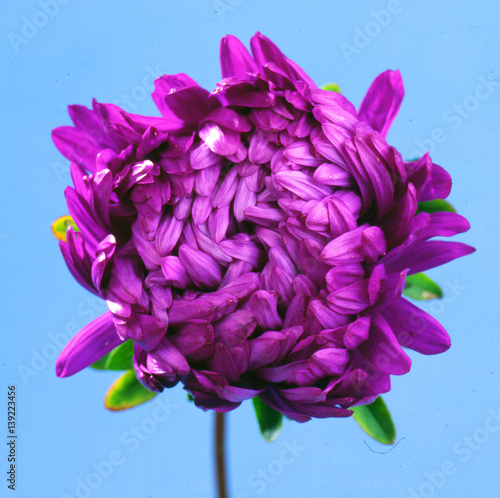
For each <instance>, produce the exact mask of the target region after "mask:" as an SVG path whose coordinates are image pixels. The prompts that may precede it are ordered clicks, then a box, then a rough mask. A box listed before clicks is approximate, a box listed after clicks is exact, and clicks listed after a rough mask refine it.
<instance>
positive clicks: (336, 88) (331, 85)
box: [321, 83, 342, 93]
mask: <svg viewBox="0 0 500 498" xmlns="http://www.w3.org/2000/svg"><path fill="white" fill-rule="evenodd" d="M321 89H322V90H327V91H329V92H337V93H342V92H341V90H340V87H339V86H338V85H337V83H327V84H326V85H323V86H322V87H321Z"/></svg>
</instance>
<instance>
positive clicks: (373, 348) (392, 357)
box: [359, 313, 411, 375]
mask: <svg viewBox="0 0 500 498" xmlns="http://www.w3.org/2000/svg"><path fill="white" fill-rule="evenodd" d="M359 351H360V352H361V353H362V354H363V356H364V357H365V359H366V361H367V362H368V363H369V364H370V365H371V366H372V367H373V368H375V369H376V370H378V371H379V372H382V373H388V374H391V375H403V374H405V373H408V372H409V371H410V367H411V360H410V358H409V356H408V355H407V354H406V353H405V352H404V351H403V350H402V349H401V346H400V345H399V342H398V340H397V339H396V336H395V335H394V332H393V331H392V329H391V327H390V326H389V324H388V323H387V322H386V321H385V320H384V318H382V316H381V315H379V314H378V313H374V314H372V321H371V327H370V334H369V338H368V340H366V341H365V342H363V343H362V344H361V345H360V346H359Z"/></svg>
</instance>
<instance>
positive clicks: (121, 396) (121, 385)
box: [104, 370, 156, 411]
mask: <svg viewBox="0 0 500 498" xmlns="http://www.w3.org/2000/svg"><path fill="white" fill-rule="evenodd" d="M155 396H156V393H154V392H152V391H150V390H149V389H146V388H145V387H144V386H143V385H142V384H141V383H140V382H139V381H138V380H137V377H136V375H135V370H128V371H127V372H125V373H124V374H123V375H122V376H121V377H120V378H118V379H117V380H116V381H115V383H114V384H113V385H112V386H111V387H110V388H109V390H108V392H107V393H106V397H105V398H104V406H105V407H106V408H107V409H108V410H111V411H121V410H128V409H129V408H133V407H134V406H137V405H141V404H142V403H145V402H146V401H149V400H150V399H152V398H154V397H155Z"/></svg>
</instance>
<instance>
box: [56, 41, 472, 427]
mask: <svg viewBox="0 0 500 498" xmlns="http://www.w3.org/2000/svg"><path fill="white" fill-rule="evenodd" d="M251 49H252V55H250V53H249V52H248V51H247V49H246V48H245V47H244V46H243V44H242V43H241V42H240V41H239V40H238V39H236V38H234V37H232V36H227V37H226V38H224V39H223V40H222V43H221V66H222V77H223V79H222V81H221V82H220V83H218V85H217V88H216V89H215V90H214V91H213V92H211V93H209V92H208V91H206V90H204V89H203V88H201V87H200V86H198V85H197V84H196V82H194V81H193V80H192V79H191V78H189V77H188V76H186V75H185V74H177V75H170V76H163V77H161V78H158V79H157V80H156V82H155V91H154V93H153V100H154V101H155V103H156V105H157V106H158V109H159V111H160V113H161V115H162V117H145V116H139V115H135V114H130V113H127V112H125V111H123V110H121V109H120V108H118V107H117V106H115V105H112V104H100V103H97V102H95V101H94V102H93V106H92V109H87V108H85V107H82V106H70V108H69V112H70V115H71V118H72V120H73V122H74V127H61V128H57V129H56V130H54V132H53V138H54V142H55V144H56V146H57V147H58V148H59V150H60V151H61V152H62V153H63V154H64V155H65V156H66V157H67V158H68V159H70V160H71V161H72V163H71V173H72V178H73V183H74V187H73V188H71V187H68V189H67V190H66V198H67V202H68V208H69V212H70V214H71V216H72V218H73V219H74V221H75V223H76V226H78V229H79V232H75V231H73V229H72V228H69V229H68V233H67V242H61V250H62V253H63V256H64V258H65V260H66V263H67V265H68V267H69V269H70V271H71V272H72V274H73V275H74V277H75V278H76V279H77V281H78V282H80V283H81V284H82V285H83V286H84V287H85V288H87V289H88V290H90V291H91V292H94V293H95V294H97V295H99V296H101V297H102V298H103V299H105V300H106V302H107V305H108V308H109V312H108V313H106V314H105V315H104V316H103V317H101V318H99V319H98V320H96V321H94V322H93V323H92V324H90V325H89V326H87V327H85V328H84V329H83V330H82V331H81V332H80V333H79V334H78V335H77V336H76V337H75V338H74V339H73V340H72V341H71V343H70V344H69V345H68V347H67V348H66V349H65V351H63V353H62V354H61V356H60V358H59V360H58V365H57V373H58V375H61V376H65V375H71V374H73V373H75V372H76V371H78V370H80V369H82V368H84V367H85V366H88V365H89V364H90V363H91V362H92V361H95V359H96V358H99V357H100V356H102V355H103V354H105V353H106V352H108V351H110V350H111V349H112V348H114V347H115V346H116V345H117V341H119V340H120V339H121V340H125V339H132V340H133V341H134V342H135V350H134V351H135V353H134V367H135V369H136V373H137V377H138V379H139V380H140V381H141V382H142V383H143V384H144V385H145V386H146V387H148V388H149V389H151V390H154V391H161V390H163V388H165V387H171V386H173V385H175V384H176V383H178V382H182V383H183V385H184V387H185V389H187V390H188V391H189V392H190V393H191V394H192V395H193V397H194V399H195V403H196V405H197V406H199V407H202V408H204V409H214V410H217V411H229V410H232V409H234V408H235V407H237V406H238V405H239V404H240V403H241V402H242V401H243V400H245V399H249V398H252V397H254V396H256V395H259V396H260V397H261V398H262V399H263V400H264V401H265V402H266V403H267V404H268V405H270V406H271V407H273V408H275V409H276V410H278V411H280V412H282V413H284V414H285V415H287V416H288V417H289V418H292V419H295V420H298V421H306V420H309V418H310V417H332V416H349V415H351V414H352V412H351V411H350V410H348V408H349V407H351V406H354V405H356V404H364V403H368V402H370V401H371V400H373V399H374V398H375V397H377V396H378V395H379V394H380V393H383V392H386V391H388V390H389V389H390V376H391V375H401V374H404V373H406V372H408V371H409V369H410V365H411V361H410V358H409V357H408V355H407V354H406V353H405V352H404V350H403V347H405V348H410V349H413V350H416V351H419V352H421V353H423V354H436V353H441V352H443V351H445V350H446V349H447V348H448V347H449V346H450V340H449V336H448V334H447V333H446V331H445V330H444V329H443V327H442V326H441V325H440V324H439V323H438V322H437V321H436V320H435V319H434V318H432V317H430V316H429V315H428V314H426V313H425V312H423V311H422V310H420V309H419V308H417V307H416V306H414V305H413V304H411V303H410V302H408V301H407V300H406V299H404V298H403V297H402V291H403V288H404V286H405V281H406V277H407V275H411V274H414V273H417V272H421V271H424V270H427V269H429V268H433V267H435V266H438V265H441V264H443V263H447V262H448V261H451V260H453V259H455V258H457V257H460V256H463V255H466V254H469V253H470V252H472V251H473V249H472V248H471V247H469V246H466V245H464V244H461V243H457V242H445V241H441V240H439V241H435V240H429V239H432V238H433V237H436V236H446V237H447V236H451V235H454V234H457V233H460V232H464V231H466V230H468V228H469V224H468V222H467V221H466V220H465V219H464V218H463V217H462V216H460V215H458V214H456V213H449V212H437V213H433V214H428V213H425V212H422V213H420V214H417V204H418V202H421V201H429V200H433V199H442V198H445V197H446V196H447V195H448V194H449V192H450V189H451V179H450V176H449V175H448V173H447V172H446V171H445V170H444V169H443V168H441V167H440V166H438V165H436V164H434V163H433V162H432V161H431V159H430V157H429V155H428V154H425V155H424V156H423V157H422V158H420V159H419V160H418V161H411V162H405V161H404V160H403V159H402V157H401V154H400V153H399V152H398V151H397V150H396V149H395V148H394V147H392V146H390V145H389V144H388V143H387V141H386V139H385V136H386V134H387V131H388V129H389V127H390V125H391V123H392V121H393V119H394V118H395V116H396V114H397V112H398V110H399V106H400V104H401V101H402V98H403V93H404V92H403V84H402V81H401V76H400V74H399V72H398V71H386V72H384V73H382V74H381V75H379V76H378V77H377V78H376V79H375V81H374V82H373V84H372V85H371V87H370V89H369V90H368V93H367V94H366V96H365V98H364V100H363V102H362V104H361V106H360V107H359V109H358V111H356V109H355V108H354V106H353V105H352V104H351V103H350V102H349V101H348V100H347V99H346V98H345V97H343V96H342V95H340V94H339V93H335V92H328V91H325V90H322V89H320V88H318V87H317V86H316V85H315V84H314V83H313V81H312V80H311V79H310V78H309V77H308V76H307V75H306V74H305V72H304V71H303V70H302V69H301V68H300V67H299V66H298V65H297V64H296V63H294V62H293V61H291V60H290V59H288V58H286V57H285V56H284V55H283V54H282V53H281V51H280V50H279V49H278V48H277V47H276V46H275V45H274V44H273V43H272V42H271V41H270V40H268V39H267V38H266V37H264V36H263V35H261V34H259V33H257V34H256V35H255V36H254V37H253V38H252V39H251Z"/></svg>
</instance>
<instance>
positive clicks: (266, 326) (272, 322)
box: [248, 290, 282, 331]
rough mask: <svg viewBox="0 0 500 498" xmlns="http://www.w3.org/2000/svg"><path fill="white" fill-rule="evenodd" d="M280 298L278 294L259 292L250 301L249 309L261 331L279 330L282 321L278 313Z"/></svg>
mask: <svg viewBox="0 0 500 498" xmlns="http://www.w3.org/2000/svg"><path fill="white" fill-rule="evenodd" d="M277 305H278V297H277V295H276V293H272V292H267V291H260V290H259V291H257V292H255V293H254V294H253V295H252V297H251V298H250V299H249V300H248V307H249V309H250V311H251V312H252V313H253V314H254V316H255V319H256V320H257V323H258V324H259V325H260V327H261V329H262V330H264V331H266V330H279V329H280V328H281V325H282V321H281V318H280V316H279V315H278V311H277Z"/></svg>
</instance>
